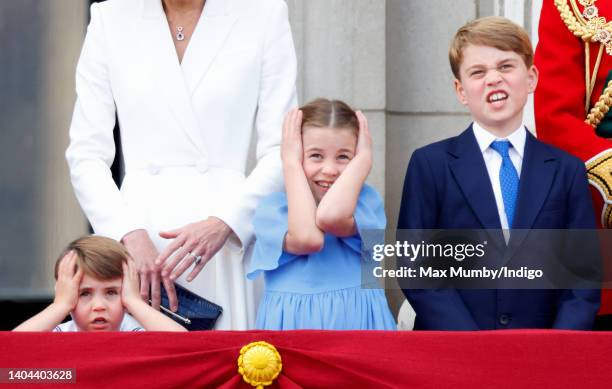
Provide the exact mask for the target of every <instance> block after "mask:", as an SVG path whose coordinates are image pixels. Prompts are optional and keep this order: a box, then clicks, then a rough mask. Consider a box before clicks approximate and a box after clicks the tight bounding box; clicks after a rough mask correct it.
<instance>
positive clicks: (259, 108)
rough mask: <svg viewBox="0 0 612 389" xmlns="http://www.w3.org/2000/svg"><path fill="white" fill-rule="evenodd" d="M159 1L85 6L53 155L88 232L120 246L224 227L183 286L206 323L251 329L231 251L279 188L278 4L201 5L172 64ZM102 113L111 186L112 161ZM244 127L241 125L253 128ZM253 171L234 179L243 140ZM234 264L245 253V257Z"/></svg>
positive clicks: (281, 48) (283, 73)
mask: <svg viewBox="0 0 612 389" xmlns="http://www.w3.org/2000/svg"><path fill="white" fill-rule="evenodd" d="M172 34H173V32H171V31H170V29H169V27H168V22H167V19H166V17H165V14H164V11H163V7H162V3H161V0H129V1H125V0H109V1H106V2H104V3H99V4H94V5H92V7H91V23H90V25H89V27H88V30H87V35H86V38H85V43H84V46H83V50H82V53H81V56H80V59H79V62H78V65H77V74H76V91H77V102H76V105H75V109H74V115H73V119H72V124H71V127H70V145H69V147H68V150H67V151H66V158H67V161H68V165H69V168H70V174H71V180H72V184H73V187H74V190H75V193H76V196H77V198H78V200H79V202H80V204H81V207H82V208H83V210H84V212H85V214H86V216H87V218H88V219H89V221H90V223H91V225H92V226H93V229H94V231H95V233H97V234H100V235H105V236H109V237H111V238H114V239H117V240H120V239H121V238H122V237H123V236H124V235H125V234H127V233H128V232H130V231H133V230H136V229H140V228H144V229H146V230H147V231H148V233H149V235H150V236H151V238H152V239H153V241H154V243H155V245H156V247H157V248H158V249H159V250H161V249H162V248H163V247H165V246H166V245H167V244H168V243H169V241H168V240H165V239H162V238H160V237H159V235H158V233H159V231H167V230H171V229H174V228H178V227H182V226H184V225H186V224H188V223H191V222H195V221H199V220H203V219H205V218H207V217H209V216H216V217H218V218H220V219H221V220H223V221H224V222H226V223H227V224H228V225H229V226H230V227H231V228H232V230H233V231H234V233H235V234H232V237H231V238H230V240H229V241H228V243H227V244H226V245H225V246H224V247H223V248H222V249H221V250H220V251H219V253H218V254H217V255H216V256H215V257H214V258H213V259H212V260H211V261H210V262H209V263H208V264H207V265H206V266H205V267H204V269H203V271H202V272H201V273H200V275H199V276H198V277H197V278H196V279H195V280H194V281H192V282H190V283H187V282H186V281H185V280H184V277H185V276H186V275H187V274H188V273H189V271H190V270H188V271H187V272H185V273H184V275H183V277H181V278H179V280H178V283H179V284H181V285H183V286H186V287H187V288H188V289H190V290H192V291H194V292H196V293H198V294H200V295H201V296H203V297H204V298H207V299H209V300H211V301H213V302H215V303H217V304H219V305H221V306H222V307H223V309H224V311H223V315H222V316H221V318H220V320H219V321H218V322H217V326H216V328H217V329H247V328H252V326H253V324H254V320H255V313H256V312H255V310H256V304H257V301H255V300H256V297H255V295H254V293H255V292H254V290H253V284H252V283H251V282H249V283H247V281H246V278H245V266H247V264H246V263H245V261H243V257H244V251H245V249H246V248H248V247H249V244H250V243H251V240H252V237H253V231H252V222H251V219H252V215H253V212H254V209H255V207H256V205H257V203H258V201H259V199H260V198H261V197H262V196H264V195H266V194H268V193H270V192H273V191H277V190H280V189H281V188H282V169H281V162H280V153H279V149H280V140H281V127H282V120H283V116H284V114H285V112H287V111H288V110H290V109H291V108H294V107H295V106H296V104H297V102H296V92H295V80H296V68H297V65H296V57H295V49H294V46H293V40H292V36H291V30H290V27H289V22H288V15H287V6H286V4H285V2H284V1H283V0H208V1H207V2H206V4H205V6H204V9H203V12H202V15H201V17H200V20H199V21H198V24H197V26H196V29H195V31H194V33H193V36H192V37H191V40H190V42H189V45H188V47H187V49H186V51H185V54H184V57H183V60H182V63H179V61H178V57H177V54H176V50H175V47H174V43H173V37H172ZM115 114H117V117H118V119H119V125H120V128H121V142H122V150H123V157H124V162H125V178H124V181H123V183H122V185H121V188H120V189H119V188H117V186H116V185H115V183H114V182H113V180H112V177H111V173H110V170H109V167H110V165H111V163H112V161H113V159H114V156H115V144H114V141H113V127H114V124H115ZM254 129H255V131H254ZM253 136H256V140H257V152H256V156H257V165H256V167H255V169H254V170H253V171H252V172H251V173H250V174H249V175H248V176H246V175H245V171H246V164H247V155H248V149H249V144H250V142H251V138H252V137H253ZM247 260H248V259H247Z"/></svg>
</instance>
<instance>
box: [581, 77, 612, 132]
mask: <svg viewBox="0 0 612 389" xmlns="http://www.w3.org/2000/svg"><path fill="white" fill-rule="evenodd" d="M611 106H612V80H611V81H610V82H608V86H606V89H604V91H603V93H602V94H601V96H599V100H597V103H595V105H594V106H593V108H591V111H590V112H589V114H588V115H587V118H586V120H585V121H584V122H585V123H587V124H589V125H590V126H591V127H593V128H596V127H597V126H598V125H599V123H601V121H602V120H603V118H604V117H605V116H606V114H607V113H608V111H609V110H610V107H611Z"/></svg>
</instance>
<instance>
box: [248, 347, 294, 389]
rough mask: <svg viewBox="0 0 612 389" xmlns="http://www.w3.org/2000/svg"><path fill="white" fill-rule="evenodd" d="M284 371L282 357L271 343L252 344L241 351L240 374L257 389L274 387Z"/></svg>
mask: <svg viewBox="0 0 612 389" xmlns="http://www.w3.org/2000/svg"><path fill="white" fill-rule="evenodd" d="M282 369H283V363H282V360H281V356H280V354H279V353H278V351H277V350H276V348H275V347H274V346H273V345H271V344H270V343H267V342H252V343H249V344H247V345H246V346H244V347H242V348H241V349H240V356H239V357H238V373H239V374H240V375H241V376H242V379H243V380H244V381H245V382H246V383H248V384H250V385H252V386H255V387H256V388H257V389H263V387H264V386H268V385H272V382H274V380H275V379H276V378H277V377H278V375H279V374H280V372H281V370H282Z"/></svg>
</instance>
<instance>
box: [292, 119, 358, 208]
mask: <svg viewBox="0 0 612 389" xmlns="http://www.w3.org/2000/svg"><path fill="white" fill-rule="evenodd" d="M302 145H303V148H304V159H303V162H302V167H303V168H304V173H305V175H306V179H307V180H308V185H309V186H310V190H311V191H312V194H313V196H314V199H315V201H316V202H317V203H319V202H320V201H321V199H322V198H323V196H324V195H325V193H327V191H328V190H329V188H331V186H332V185H333V184H334V182H335V181H336V180H337V179H338V177H339V176H340V174H341V173H342V172H343V171H344V169H345V168H346V166H347V165H348V163H349V162H350V161H351V160H352V159H353V157H354V156H355V148H356V147H357V137H356V136H355V134H354V133H353V130H351V129H349V128H327V127H324V128H321V127H304V129H303V130H302Z"/></svg>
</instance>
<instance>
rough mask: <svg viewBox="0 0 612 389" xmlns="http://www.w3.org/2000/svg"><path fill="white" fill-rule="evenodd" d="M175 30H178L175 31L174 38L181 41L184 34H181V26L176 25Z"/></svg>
mask: <svg viewBox="0 0 612 389" xmlns="http://www.w3.org/2000/svg"><path fill="white" fill-rule="evenodd" d="M176 31H178V32H177V33H176V40H177V41H182V40H183V39H185V34H183V27H181V26H177V27H176Z"/></svg>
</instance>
